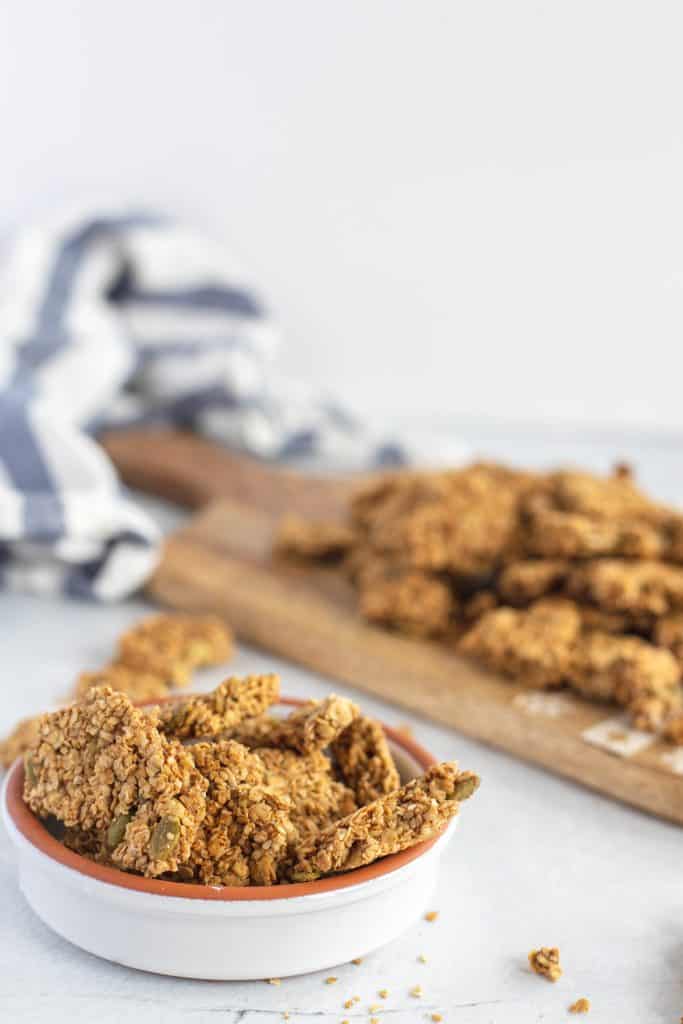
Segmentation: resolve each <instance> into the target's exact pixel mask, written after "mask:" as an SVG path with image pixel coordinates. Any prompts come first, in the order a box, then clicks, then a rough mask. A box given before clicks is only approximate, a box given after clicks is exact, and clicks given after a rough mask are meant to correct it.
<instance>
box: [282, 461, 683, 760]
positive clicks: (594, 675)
mask: <svg viewBox="0 0 683 1024" xmlns="http://www.w3.org/2000/svg"><path fill="white" fill-rule="evenodd" d="M275 550H276V553H277V554H278V555H279V556H280V557H283V558H288V559H296V560H298V561H299V562H306V563H308V564H311V563H314V562H325V563H326V564H330V563H334V564H336V565H338V566H339V567H340V569H341V570H342V571H343V572H344V573H345V574H346V575H347V576H348V578H349V579H350V580H351V581H352V583H353V585H354V587H355V588H356V590H357V593H358V602H359V608H360V612H361V614H362V615H363V616H364V617H365V618H366V619H367V620H368V621H370V622H372V623H376V624H378V625H381V626H384V627H388V628H391V629H395V630H398V631H400V632H403V633H407V634H409V635H412V636H415V637H421V638H428V639H434V640H438V641H441V642H442V643H445V644H447V645H450V646H452V647H454V648H455V649H457V650H458V651H460V652H461V653H463V654H466V655H468V656H470V657H472V658H474V659H476V660H478V661H480V662H482V663H483V664H485V665H487V666H488V667H490V668H491V669H493V670H495V671H497V672H500V673H502V674H503V675H506V676H508V677H510V678H512V679H515V680H520V681H522V682H524V683H525V684H527V685H529V686H532V687H538V688H539V689H551V688H560V687H567V686H568V687H571V688H572V689H574V690H576V691H577V692H579V693H581V694H582V695H584V696H585V697H589V698H591V699H595V700H601V701H609V702H612V703H616V704H618V705H620V706H622V707H624V708H626V709H627V710H628V711H629V712H630V714H631V717H632V720H633V723H634V725H636V726H637V727H638V728H641V729H646V730H648V731H653V732H659V733H661V735H662V736H663V737H665V738H666V739H668V740H670V741H671V742H673V743H679V744H681V743H683V689H682V687H681V675H682V672H683V514H682V513H680V512H678V511H676V510H674V509H671V508H668V507H666V506H664V505H661V504H658V503H656V502H655V501H653V500H652V499H650V498H649V497H648V496H647V495H645V494H644V493H643V492H642V491H640V490H639V489H638V488H637V487H636V485H635V483H634V481H633V478H632V476H631V472H630V470H629V469H628V467H626V466H623V465H622V466H618V467H617V468H616V469H615V471H614V473H613V474H612V475H611V476H609V477H606V478H602V477H597V476H593V475H591V474H589V473H584V472H579V471H572V470H562V471H557V472H551V473H543V474H540V473H528V472H523V471H519V470H514V469H510V468H507V467H504V466H500V465H495V464H489V463H476V464H473V465H471V466H468V467H465V468H463V469H456V470H451V471H446V472H439V473H415V472H399V473H392V474H388V475H386V476H384V477H382V478H380V479H378V480H376V481H374V482H373V483H371V484H370V485H366V486H364V487H362V488H360V489H359V490H358V492H357V493H356V495H355V496H354V497H353V498H352V500H351V502H350V506H349V509H348V517H347V522H346V523H343V524H336V523H330V524H328V523H320V522H310V523H309V522H305V521H304V520H301V519H298V518H289V519H287V520H285V521H284V522H283V523H282V525H281V528H280V531H279V534H278V536H277V538H276V544H275Z"/></svg>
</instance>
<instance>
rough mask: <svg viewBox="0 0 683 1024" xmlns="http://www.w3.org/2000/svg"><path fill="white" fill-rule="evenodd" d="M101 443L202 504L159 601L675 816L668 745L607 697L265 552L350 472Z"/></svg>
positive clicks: (155, 583)
mask: <svg viewBox="0 0 683 1024" xmlns="http://www.w3.org/2000/svg"><path fill="white" fill-rule="evenodd" d="M107 449H108V451H109V453H110V454H111V455H112V457H113V459H114V461H115V462H116V464H117V466H118V468H119V470H120V471H121V473H122V474H123V476H124V478H125V479H126V481H127V482H128V483H129V484H131V485H132V486H135V487H138V488H140V489H142V490H145V491H149V492H151V493H155V494H159V495H161V496H163V497H167V498H171V499H173V500H176V501H180V502H182V503H183V504H185V505H190V506H200V511H199V512H198V513H197V514H196V515H195V516H194V517H193V519H192V521H191V522H190V523H189V525H188V526H187V527H185V528H184V529H182V530H180V531H178V532H177V533H175V534H173V535H172V536H171V537H170V538H169V539H168V541H167V543H166V545H165V549H164V553H163V557H162V560H161V563H160V565H159V568H158V570H157V571H156V573H155V575H154V577H153V578H152V580H151V581H150V583H149V586H148V593H149V594H150V596H151V597H152V598H153V599H154V600H156V601H158V602H159V603H161V604H163V605H166V606H168V607H172V608H177V609H182V610H185V611H213V612H217V613H219V614H221V615H223V616H224V617H225V618H226V620H227V621H228V622H229V623H230V624H231V625H232V626H233V627H234V629H235V630H236V632H237V634H238V636H239V637H240V638H241V639H242V640H244V641H246V642H248V643H250V644H254V645H256V646H258V647H261V648H263V649H264V650H266V651H272V652H273V653H275V654H278V655H280V656H282V657H285V658H288V659H290V660H292V661H294V662H297V663H299V664H302V665H304V666H306V667H308V668H311V669H313V670H315V671H318V672H320V673H323V674H324V675H326V676H329V677H331V678H334V679H339V680H341V681H343V682H345V683H349V684H351V685H352V686H354V687H357V688H358V689H360V690H365V691H367V692H369V693H372V694H374V695H376V696H379V697H381V698H383V699H385V700H388V701H391V702H393V703H395V704H398V705H401V706H403V707H406V708H409V709H410V710H411V711H414V712H417V713H419V714H421V715H424V716H426V717H428V718H431V719H433V720H435V721H437V722H439V723H441V724H447V725H450V726H453V727H454V728H455V729H458V730H460V731H461V732H463V733H465V734H467V735H469V736H472V737H475V738H477V739H480V740H482V741H484V742H486V743H488V744H491V745H492V746H495V747H498V748H500V749H501V750H505V751H507V752H509V753H511V754H513V755H515V756H517V757H520V758H523V759H524V760H528V761H533V762H535V763H537V764H540V765H543V766H544V767H545V768H547V769H550V770H551V771H554V772H557V773H559V774H562V775H565V776H567V777H569V778H571V779H574V780H576V781H577V782H581V783H583V784H585V785H587V786H590V787H591V788H593V789H596V790H599V791H600V792H602V793H605V794H608V795H610V796H612V797H615V798H617V799H619V800H622V801H625V802H627V803H630V804H632V805H634V806H636V807H639V808H641V809H643V810H646V811H649V812H651V813H654V814H657V815H660V816H661V817H663V818H667V819H669V820H671V821H675V822H677V823H679V824H683V775H681V774H679V773H680V772H683V764H681V763H680V761H681V758H679V759H678V760H677V755H676V754H675V748H672V747H670V746H668V745H665V744H662V743H660V742H659V741H658V740H656V739H655V738H653V737H645V736H643V735H641V734H637V733H634V732H633V731H632V730H630V729H629V728H628V726H626V725H624V724H623V723H622V722H621V721H620V720H619V719H618V718H617V717H616V712H615V710H614V709H613V708H607V707H605V706H603V705H599V704H593V703H590V702H588V701H586V700H583V699H582V698H579V697H577V696H575V695H574V694H570V693H565V692H563V693H562V694H561V695H548V696H546V695H538V694H535V693H534V692H533V691H530V690H529V688H528V687H525V686H524V685H523V684H511V683H509V682H507V681H505V680H503V679H501V678H500V677H496V676H494V675H492V674H490V673H488V672H486V671H484V670H482V669H480V668H479V667H478V666H476V665H474V664H473V663H471V662H469V661H467V660H465V659H463V658H461V657H460V656H458V655H457V654H455V653H454V652H453V651H450V650H448V649H447V648H445V647H444V646H442V645H437V644H433V643H427V642H424V641H417V640H411V639H408V638H406V637H402V636H398V635H396V634H393V633H390V632H387V631H385V630H380V629H377V628H374V627H371V626H369V625H367V624H366V623H365V622H363V621H362V620H361V619H360V617H359V616H358V614H357V612H356V607H355V598H354V594H353V592H352V589H351V587H350V585H349V584H348V583H347V582H346V581H345V580H344V579H342V578H341V577H340V575H339V574H338V573H336V572H334V571H333V570H325V569H308V568H302V567H296V566H292V565H289V564H285V563H283V562H281V561H278V560H277V559H274V558H273V557H272V554H271V549H272V538H273V535H274V530H275V527H276V524H277V521H278V520H279V518H280V516H282V515H283V514H286V513H287V512H292V511H296V512H299V513H302V514H307V515H312V516H316V515H325V516H328V515H335V516H341V515H342V514H343V507H344V503H345V501H346V499H347V497H348V494H349V491H350V488H351V487H352V486H353V485H354V481H351V480H348V479H346V480H333V479H329V480H328V479H326V478H310V477H304V476H299V475H297V474H295V473H292V472H290V471H286V470H281V469H272V468H270V467H268V466H264V465H263V464H260V463H255V462H253V461H252V460H248V459H244V458H241V457H239V456H235V455H230V454H228V453H226V452H224V451H223V450H222V449H220V448H218V447H217V446H214V445H210V444H208V443H207V442H204V441H201V440H199V439H197V438H193V437H189V436H187V435H183V434H177V433H174V432H170V431H167V432H152V431H149V432H129V433H127V434H120V435H111V436H110V437H108V438H107ZM613 720H614V721H613ZM601 723H605V724H604V725H603V726H601ZM595 727H597V732H598V734H599V735H598V736H596V738H595V739H594V740H593V741H591V742H589V741H588V740H587V739H586V732H587V730H589V729H595ZM636 748H638V749H636Z"/></svg>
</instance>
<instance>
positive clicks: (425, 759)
mask: <svg viewBox="0 0 683 1024" xmlns="http://www.w3.org/2000/svg"><path fill="white" fill-rule="evenodd" d="M184 696H186V695H185V694H171V695H169V696H168V697H164V698H162V699H161V700H158V701H149V702H148V703H149V704H161V703H166V702H167V701H171V700H178V699H182V698H183V697H184ZM304 703H306V702H305V701H304V700H301V699H300V698H297V697H280V699H279V701H278V705H283V704H284V705H286V706H289V707H300V706H301V705H302V704H304ZM380 724H381V726H382V729H383V730H384V733H385V735H386V736H387V738H388V739H390V740H391V741H392V743H394V744H395V745H396V746H398V747H399V748H401V749H402V750H403V751H404V752H405V753H407V754H409V755H410V756H411V757H412V758H413V760H415V761H416V762H417V763H418V764H419V765H420V767H421V768H422V770H423V771H425V770H426V769H427V768H429V767H430V766H431V765H433V764H436V763H437V759H436V758H435V757H434V756H433V755H432V754H430V753H429V751H427V750H425V748H424V747H422V746H420V744H419V743H416V742H415V740H413V739H412V737H410V736H405V735H404V734H403V733H402V732H400V731H399V730H398V729H396V728H392V727H391V726H389V725H385V724H384V722H380ZM23 790H24V761H23V758H22V757H19V758H17V760H16V761H15V762H14V764H13V765H12V767H11V768H10V770H9V773H8V775H7V779H6V781H5V807H6V811H7V814H8V816H9V818H10V820H11V822H12V824H13V825H14V826H15V828H16V829H17V830H18V831H19V832H20V833H21V835H22V836H23V837H24V839H26V840H27V841H28V842H29V843H30V844H31V845H32V846H33V847H35V848H36V849H37V850H39V851H40V852H41V853H42V854H44V855H45V856H46V857H48V858H49V859H50V860H52V861H56V862H57V863H58V864H61V865H62V866H63V867H66V868H70V869H71V870H73V871H76V872H77V873H78V874H80V875H85V876H86V877H88V878H92V879H95V880H96V881H99V882H105V883H106V884H108V885H113V886H116V887H117V888H120V889H128V890H133V891H135V892H143V893H147V894H148V895H152V896H170V897H174V898H182V899H191V900H218V901H222V902H249V901H253V902H256V901H264V900H285V899H293V898H295V897H301V896H315V895H319V894H320V893H328V892H334V891H336V890H339V889H348V888H350V887H352V886H358V885H362V884H364V883H367V882H370V881H372V880H374V879H376V878H380V877H382V876H384V875H388V874H390V873H392V872H393V871H397V870H398V869H399V868H403V867H405V866H406V865H407V864H410V863H411V862H412V861H414V860H417V859H418V858H419V857H421V856H423V855H424V854H425V853H427V851H428V850H430V849H431V848H432V847H433V846H434V844H435V843H436V842H438V840H439V839H440V838H441V836H442V835H443V833H444V832H445V831H446V828H447V827H448V826H447V825H445V826H444V828H443V829H441V831H440V832H439V833H438V834H437V835H436V836H434V837H433V838H432V839H426V840H424V842H422V843H417V844H416V845H415V846H411V847H410V848H409V849H407V850H401V851H400V852H399V853H392V854H389V855H388V856H387V857H383V858H381V859H380V860H378V861H375V862H374V863H372V864H368V865H366V866H365V867H362V868H354V870H353V871H347V872H344V873H342V874H339V875H333V876H331V877H329V878H319V879H317V880H316V881H314V882H287V883H284V884H282V885H252V886H228V885H226V886H211V885H198V884H195V883H190V882H172V881H167V880H162V879H158V878H144V877H142V876H140V875H133V874H128V873H127V872H125V871H121V870H120V869H119V868H112V867H107V866H106V865H104V864H97V863H95V862H94V861H91V860H88V858H87V857H83V856H81V855H80V854H78V853H75V852H74V851H73V850H69V849H67V847H66V846H64V844H63V843H61V842H60V841H59V840H58V839H56V838H55V837H54V836H52V835H50V833H49V832H48V831H47V829H46V828H45V826H44V825H43V823H42V822H41V820H40V818H38V817H37V815H35V814H34V813H33V811H32V810H31V809H30V808H29V807H28V805H27V804H25V803H24V799H23Z"/></svg>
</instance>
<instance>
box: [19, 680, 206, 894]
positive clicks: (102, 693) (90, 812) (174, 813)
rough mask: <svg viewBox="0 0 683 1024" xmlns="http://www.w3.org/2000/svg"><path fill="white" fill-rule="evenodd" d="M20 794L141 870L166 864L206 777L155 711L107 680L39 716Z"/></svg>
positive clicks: (175, 860) (192, 826) (195, 821)
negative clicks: (74, 701)
mask: <svg viewBox="0 0 683 1024" xmlns="http://www.w3.org/2000/svg"><path fill="white" fill-rule="evenodd" d="M24 764H25V787H24V799H25V800H26V802H27V804H28V805H29V807H30V808H31V810H33V811H35V812H36V814H39V815H40V816H41V817H47V816H48V815H52V816H53V817H55V818H57V820H58V821H61V822H62V823H63V824H64V825H66V826H67V827H68V828H75V829H78V830H79V831H80V832H83V833H86V834H88V835H89V836H90V837H91V840H92V842H94V843H96V844H99V845H101V846H103V847H106V849H108V851H109V856H110V859H111V861H112V863H114V864H116V865H117V866H119V867H122V868H127V869H130V870H135V871H138V872H140V873H142V874H146V875H160V874H163V873H164V872H165V871H174V870H175V869H176V868H177V867H178V865H179V864H180V863H182V861H183V860H185V859H186V858H187V857H188V856H189V853H190V849H191V847H192V842H193V840H194V838H195V835H196V832H197V829H198V826H199V823H200V822H201V820H202V818H203V816H204V809H205V796H204V794H205V792H206V786H207V784H206V780H205V779H204V778H203V777H202V776H201V775H200V773H199V772H198V771H197V769H196V767H195V764H194V760H193V758H192V756H191V755H190V753H189V752H188V751H187V750H186V749H185V748H184V747H182V746H181V744H180V743H178V742H177V741H175V740H169V739H167V738H166V737H165V736H163V734H162V733H160V732H159V730H158V729H157V726H156V717H155V716H154V715H149V714H146V713H145V712H144V711H142V710H140V709H138V708H134V707H133V705H132V704H131V702H130V700H129V699H128V697H126V695H125V694H122V693H116V692H115V691H114V690H111V689H109V688H107V687H102V688H101V689H97V688H95V689H92V690H90V691H89V693H88V694H87V695H86V697H85V699H84V700H83V701H82V702H81V703H79V704H74V705H72V706H71V707H68V708H64V709H63V710H61V711H55V712H53V713H52V714H46V715H43V716H42V717H41V718H40V720H39V723H38V737H37V739H36V740H35V741H34V743H32V744H31V746H30V747H29V748H28V751H27V752H26V754H25V760H24Z"/></svg>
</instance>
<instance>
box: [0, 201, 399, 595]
mask: <svg viewBox="0 0 683 1024" xmlns="http://www.w3.org/2000/svg"><path fill="white" fill-rule="evenodd" d="M278 341H279V339H278V332H277V329H276V327H275V325H274V323H273V321H272V319H271V318H270V317H269V316H268V314H267V313H266V310H265V308H264V306H263V305H262V304H261V301H260V300H259V299H258V297H257V296H256V294H255V293H254V291H253V290H252V288H251V287H249V286H248V285H247V284H246V283H245V282H244V281H243V279H242V277H241V275H240V273H239V271H238V269H237V268H236V267H235V265H234V261H233V259H232V258H231V256H230V254H229V253H228V252H227V251H226V249H225V247H224V246H223V245H220V244H218V243H217V242H215V241H213V240H211V239H210V238H206V237H203V236H201V235H197V234H195V233H193V232H190V231H188V230H186V229H184V228H182V227H180V226H178V225H177V224H175V223H172V222H170V221H168V220H166V219H163V218H160V217H156V216H150V215H147V214H123V215H109V216H97V217H89V218H80V219H72V220H69V221H64V222H61V223H59V224H57V225H54V226H51V227H49V228H48V227H43V228H41V229H39V230H38V229H33V230H30V231H27V232H25V233H23V234H22V235H20V236H19V237H18V239H17V240H16V242H15V244H14V245H13V247H12V249H11V251H10V253H9V258H8V260H7V265H6V266H5V268H4V274H3V278H2V282H1V291H0V582H1V583H2V584H4V585H5V586H7V587H13V588H21V589H29V590H35V591H39V592H42V593H50V592H65V593H68V594H72V595H77V596H84V597H92V598H96V599H99V600H115V599H117V598H121V597H123V596H125V595H126V594H129V593H131V592H132V591H134V590H135V589H137V588H138V587H139V586H140V585H141V583H143V582H144V580H145V579H146V578H147V576H148V575H149V574H150V572H151V571H152V570H153V568H154V566H155V564H156V561H157V558H158V551H159V532H158V529H157V527H156V526H155V524H154V522H153V521H152V520H151V519H150V517H149V516H148V515H147V514H146V513H145V512H144V511H143V510H142V509H141V508H139V507H138V506H137V505H136V504H135V502H134V501H133V500H131V498H130V496H129V495H127V494H126V493H125V491H124V490H123V488H122V487H121V485H120V483H119V481H118V479H117V477H116V473H115V471H114V469H113V466H112V464H111V463H110V461H109V459H108V458H107V456H106V454H105V453H104V451H103V450H102V448H101V447H100V446H99V445H98V444H97V443H96V441H95V440H94V438H95V437H96V435H97V432H98V431H99V430H101V429H103V428H104V427H114V426H124V425H133V424H143V423H170V424H174V425H178V426H183V427H185V428H188V429H192V430H197V431H199V432H201V433H203V434H205V435H207V436H210V437H211V438H213V439H217V440H220V441H223V442H224V443H226V444H229V445H230V446H232V447H234V448H238V449H241V450H243V451H246V452H249V453H251V454H253V455H255V456H258V457H261V458H267V459H290V460H292V459H296V460H301V459H305V458H315V459H318V460H321V461H325V462H327V463H329V462H330V461H332V462H337V463H340V464H344V465H345V466H347V467H348V466H349V465H351V464H355V465H357V466H361V465H366V466H372V465H389V464H397V463H401V462H403V461H405V451H404V450H403V448H402V447H401V446H400V445H397V444H384V443H380V442H378V441H377V440H373V438H372V437H371V436H370V435H369V434H368V433H367V432H366V431H365V430H363V429H362V428H361V427H360V426H359V425H358V424H357V423H356V422H355V421H354V420H353V419H352V418H351V417H349V416H348V415H347V414H346V413H345V412H344V411H343V410H341V409H339V408H338V407H337V406H336V405H335V404H334V403H333V402H331V401H328V400H325V399H321V398H315V399H312V398H311V397H310V396H309V395H307V394H305V393H303V394H302V393H301V391H300V389H298V388H291V387H289V386H288V385H287V384H286V382H283V381H282V380H278V379H273V372H272V359H273V355H274V353H275V350H276V348H277V347H278Z"/></svg>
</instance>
